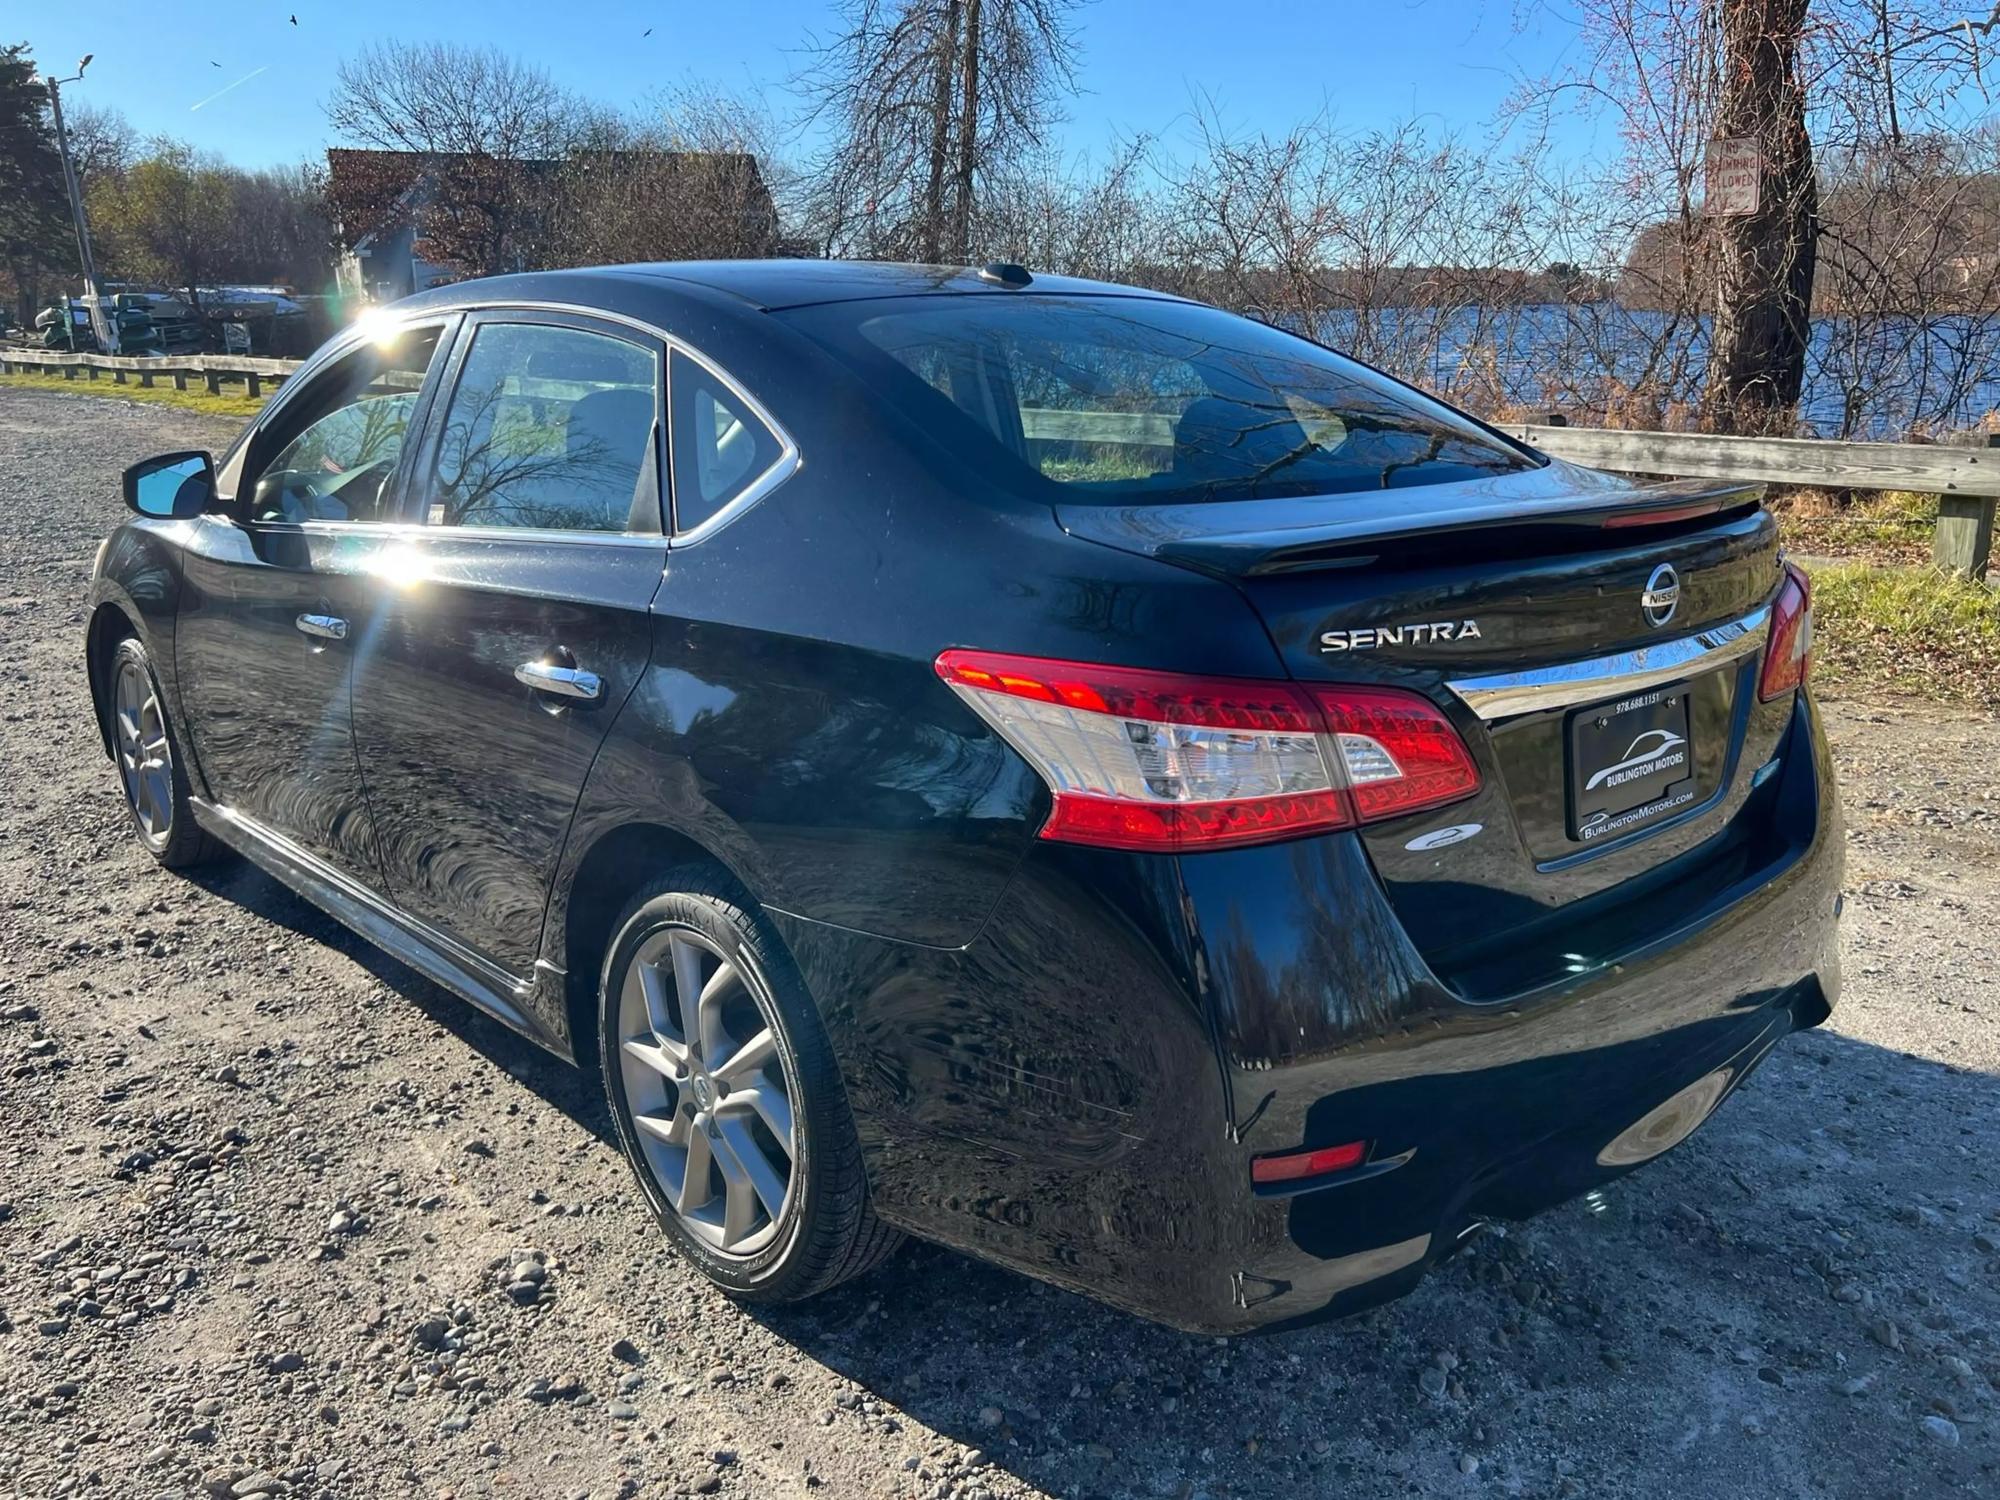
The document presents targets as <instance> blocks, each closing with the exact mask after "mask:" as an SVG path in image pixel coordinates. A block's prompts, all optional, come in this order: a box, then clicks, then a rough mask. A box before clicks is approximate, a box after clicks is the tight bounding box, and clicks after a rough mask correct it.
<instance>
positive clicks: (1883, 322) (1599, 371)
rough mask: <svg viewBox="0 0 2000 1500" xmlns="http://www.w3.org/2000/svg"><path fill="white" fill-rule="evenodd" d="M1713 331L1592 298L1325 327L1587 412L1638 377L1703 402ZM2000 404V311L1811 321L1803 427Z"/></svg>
mask: <svg viewBox="0 0 2000 1500" xmlns="http://www.w3.org/2000/svg"><path fill="white" fill-rule="evenodd" d="M1708 332H1709V320H1708V319H1706V318H1701V319H1692V318H1681V319H1678V320H1676V319H1673V318H1671V317H1670V316H1669V315H1668V314H1665V313H1659V312H1651V311H1647V310H1644V309H1635V308H1625V307H1619V306H1617V305H1616V304H1613V303H1588V304H1581V305H1576V306H1565V305H1553V304H1542V305H1530V306H1524V307H1511V308H1498V309H1494V308H1479V307H1464V308H1451V309H1441V308H1439V309H1434V308H1420V307H1415V308H1412V307H1406V308H1389V309H1384V310H1381V311H1379V312H1372V313H1361V314H1357V313H1354V312H1348V311H1343V312H1338V313H1334V314H1332V315H1330V316H1329V317H1328V319H1327V321H1326V324H1325V328H1324V335H1323V336H1324V338H1325V340H1326V342H1328V343H1330V344H1332V345H1333V346H1334V347H1335V348H1337V349H1343V350H1347V351H1349V352H1351V353H1353V354H1355V355H1356V356H1358V357H1360V358H1362V359H1366V360H1369V361H1370V362H1371V363H1375V364H1379V365H1381V366H1383V367H1384V368H1386V369H1389V370H1392V371H1393V372H1395V373H1396V374H1398V375H1401V376H1403V377H1404V378H1405V379H1408V380H1414V381H1416V382H1417V383H1418V384H1420V385H1424V386H1426V387H1428V388H1429V389H1432V390H1435V391H1438V392H1439V393H1440V394H1442V395H1445V396H1446V397H1448V398H1451V399H1454V400H1458V401H1460V402H1462V403H1464V404H1466V405H1469V406H1471V407H1473V408H1474V409H1476V410H1477V409H1490V408H1492V407H1493V405H1494V404H1495V402H1496V401H1498V402H1504V403H1506V404H1508V405H1511V406H1520V407H1526V408H1528V409H1529V410H1530V411H1560V412H1564V413H1566V414H1567V415H1569V417H1570V419H1571V420H1572V421H1574V422H1578V423H1583V422H1587V421H1590V420H1594V419H1595V411H1596V410H1601V408H1602V407H1603V406H1604V404H1605V400H1606V396H1607V395H1608V394H1609V395H1613V396H1616V395H1618V394H1620V393H1622V391H1624V390H1625V389H1629V388H1630V387H1632V386H1634V385H1638V384H1640V383H1641V382H1648V383H1649V385H1648V388H1650V389H1657V390H1661V391H1664V392H1665V393H1667V398H1668V400H1669V401H1670V402H1672V403H1675V404H1678V405H1682V406H1686V407H1692V406H1694V405H1695V404H1696V403H1698V402H1699V400H1700V395H1701V388H1702V384H1703V379H1704V371H1705V366H1706V364H1707V359H1708ZM1996 410H2000V313H1981V314H1953V315H1950V316H1942V317H1935V318H1929V319H1915V318H1879V319H1853V318H1844V317H1828V318H1819V319H1816V320H1815V321H1814V323H1813V332H1812V343H1811V348H1810V351H1809V353H1808V356H1807V363H1806V387H1805V393H1804V397H1803V399H1802V401H1801V403H1800V427H1801V433H1802V435H1805V436H1814V437H1846V438H1874V439H1882V440H1886V441H1893V440H1896V439H1900V438H1904V437H1907V436H1910V435H1911V434H1913V433H1925V434H1929V435H1934V436H1935V435H1942V434H1945V433H1949V432H1960V431H1964V430H1967V429H1970V428H1975V427H1978V426H1980V425H1981V423H1982V421H1986V420H1987V419H1988V418H1989V414H1991V413H1993V412H1995V411H1996ZM1989 425H1990V423H1989Z"/></svg>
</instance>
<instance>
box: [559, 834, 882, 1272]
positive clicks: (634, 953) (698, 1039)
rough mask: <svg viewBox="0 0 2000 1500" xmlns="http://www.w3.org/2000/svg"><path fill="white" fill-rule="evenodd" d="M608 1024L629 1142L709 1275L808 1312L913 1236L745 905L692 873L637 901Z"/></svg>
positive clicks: (612, 1072) (618, 943)
mask: <svg viewBox="0 0 2000 1500" xmlns="http://www.w3.org/2000/svg"><path fill="white" fill-rule="evenodd" d="M599 1022H600V1033H599V1034H600V1036H601V1037H602V1039H603V1044H604V1045H603V1058H604V1080H605V1089H606V1091H607V1093H608V1094H609V1096H610V1101H611V1115H612V1119H613V1120H614V1121H615V1122H616V1124H617V1129H618V1137H619V1140H620V1142H621V1144H622V1145H623V1146H624V1148H625V1154H626V1156H627V1157H628V1158H629V1159H630V1160H631V1162H632V1166H633V1169H634V1171H635V1172H636V1173H637V1175H638V1178H639V1186H640V1188H641V1190H642V1191H643V1192H644V1193H645V1195H646V1201H647V1203H648V1205H649V1206H650V1207H651V1208H652V1210H653V1214H654V1217H655V1218H657V1219H658V1220H659V1221H660V1224H661V1227H662V1228H664V1229H665V1230H666V1232H667V1235H668V1237H669V1238H670V1239H672V1240H673V1241H674V1243H675V1245H676V1246H677V1247H678V1248H679V1249H680V1251H681V1253H682V1254H684V1255H685V1256H686V1257H687V1258H688V1259H689V1260H690V1261H692V1262H693V1263H694V1264H695V1266H696V1267H697V1268H698V1269H699V1270H700V1271H701V1272H702V1274H703V1275H705V1276H707V1277H708V1278H709V1280H711V1281H713V1282H715V1283H716V1284H717V1285H718V1286H720V1287H722V1288H723V1289H724V1290H725V1291H727V1292H729V1293H730V1294H731V1295H733V1296H736V1297H740V1298H742V1299H744V1300H746V1301H756V1302H797V1301H800V1300H802V1299H803V1298H806V1297H810V1296H812V1295H814V1294H815V1293H817V1292H821V1291H825V1290H826V1289H827V1288H829V1287H831V1286H834V1285H836V1284H838V1283H839V1282H842V1281H845V1280H847V1279H848V1278H850V1277H853V1276H858V1275H860V1274H862V1273H863V1272H865V1271H867V1270H869V1269H871V1268H872V1267H874V1266H875V1265H877V1264H878V1263H880V1262H881V1261H882V1260H884V1259H886V1258H887V1257H888V1255H889V1254H890V1253H891V1252H892V1251H893V1250H894V1249H895V1248H896V1246H897V1245H898V1244H899V1243H900V1241H901V1237H900V1236H899V1235H898V1234H897V1233H896V1232H895V1231H894V1230H892V1229H890V1228H888V1227H887V1226H885V1225H883V1224H882V1223H881V1222H880V1221H879V1220H878V1219H876V1217H875V1216H874V1214H873V1212H872V1211H871V1210H870V1208H869V1205H868V1185H867V1180H866V1178H865V1176H864V1175H863V1171H862V1164H861V1148H860V1143H859V1142H858V1141H857V1140H856V1138H855V1133H854V1122H853V1119H852V1117H851V1115H850V1114H849V1111H848V1107H847V1096H846V1091H845V1089H844V1088H843V1087H842V1084H841V1080H840V1073H839V1069H838V1067H837V1066H836V1064H835V1062H834V1059H833V1049H832V1045H831V1043H830V1042H829V1041H828V1040H827V1036H826V1030H825V1027H824V1026H823V1025H822V1024H821V1023H820V1019H819V1013H818V1009H817V1007H815V1006H814V1004H813V1001H812V997H811V996H810V995H809V994H808V993H807V992H806V988H805V984H804V981H803V980H801V979H800V977H799V974H798V971H797V969H796V967H795V966H794V965H793V963H792V961H791V957H790V955H789V954H787V953H786V952H785V951H784V949H783V947H782V945H781V944H780V943H779V942H778V940H777V937H776V934H775V933H773V932H772V931H771V930H770V928H769V926H768V924H767V923H766V922H765V921H764V920H763V918H762V917H761V916H760V915H758V914H756V913H754V912H753V911H751V910H750V909H749V908H748V904H747V902H746V901H745V900H744V898H742V897H741V896H740V895H738V894H736V893H734V892H732V891H730V890H728V889H727V888H726V887H725V886H723V885H722V884H721V883H720V882H717V881H714V880H712V879H710V878H708V877H707V876H706V875H705V874H703V873H697V872H685V873H683V874H681V875H679V876H677V877H674V878H670V879H668V880H666V881H663V882H661V883H660V884H659V885H657V886H655V887H654V888H653V889H652V890H650V891H648V892H646V893H644V894H642V895H641V896H640V897H639V898H638V899H637V900H635V901H634V902H633V904H632V905H631V906H630V907H628V908H627V910H626V912H625V914H624V916H623V918H622V919H621V920H620V922H619V925H618V929H617V933H616V936H615V937H614V938H613V939H612V942H611V946H610V951H609V952H608V953H607V954H606V956H605V962H604V970H603V974H602V976H601V981H600V986H599Z"/></svg>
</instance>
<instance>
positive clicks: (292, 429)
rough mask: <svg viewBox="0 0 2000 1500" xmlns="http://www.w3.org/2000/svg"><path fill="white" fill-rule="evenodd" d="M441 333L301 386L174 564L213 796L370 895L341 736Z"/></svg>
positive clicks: (180, 652) (376, 346) (373, 341)
mask: <svg viewBox="0 0 2000 1500" xmlns="http://www.w3.org/2000/svg"><path fill="white" fill-rule="evenodd" d="M445 331H446V325H445V324H443V323H439V322H432V323H429V324H422V325H413V326H411V327H409V328H406V329H402V330H400V331H397V332H395V333H393V334H384V333H380V332H378V333H377V334H376V335H375V336H373V337H370V338H367V339H357V341H356V342H355V343H354V344H353V345H352V346H351V347H350V348H347V349H345V350H339V351H336V352H335V354H334V355H333V356H332V357H331V358H330V359H329V360H327V361H325V362H322V363H321V364H320V365H318V367H317V368H316V369H315V370H313V371H310V372H307V373H305V374H304V375H302V376H301V377H299V381H298V384H297V385H296V387H288V388H287V389H286V391H285V392H284V394H283V395H282V396H281V398H280V399H279V401H278V402H277V403H276V404H274V406H273V407H272V409H271V410H270V411H269V412H268V413H266V415H265V416H264V418H263V419H262V420H261V421H260V422H259V423H258V425H257V427H256V428H255V429H254V430H253V432H252V433H251V434H250V437H249V439H248V441H247V442H246V443H245V444H243V445H242V446H241V447H240V448H239V449H238V451H237V452H236V454H235V455H233V456H232V458H231V459H230V460H229V461H228V462H227V463H225V465H224V466H223V471H222V474H221V479H220V483H221V487H222V488H223V489H224V491H225V494H227V495H228V496H230V497H231V498H230V501H229V507H230V511H231V513H230V514H229V515H228V516H226V517H225V516H222V515H213V516H208V517H204V518H203V520H202V522H201V523H200V524H199V525H197V526H195V527H194V528H193V530H192V537H191V540H190V541H189V543H188V545H187V548H186V551H185V559H186V560H185V563H184V576H183V578H182V584H181V604H180V613H179V616H178V618H177V620H176V622H175V636H174V659H175V664H176V666H177V668H178V671H179V675H180V680H181V684H182V691H183V693H184V695H185V696H186V699H187V702H188V706H189V709H190V712H189V714H188V716H187V728H188V733H189V735H190V737H191V738H192V739H193V741H194V748H195V753H196V757H197V759H198V761H199V763H200V767H201V771H202V776H203V780H204V782H205V784H206V788H207V791H208V793H209V795H210V796H211V797H212V798H213V799H214V800H215V801H216V802H217V803H219V804H221V805H222V806H223V807H225V808H227V809H228V810H229V811H231V812H232V813H235V814H237V815H239V816H242V817H246V818H248V819H250V820H252V821H253V822H255V823H256V824H257V825H258V826H259V827H261V828H263V829H265V830H267V831H270V832H273V833H277V834H279V835H281V836H283V837H284V838H286V839H288V840H290V841H291V842H292V843H293V844H295V845H298V846H300V847H302V848H304V849H305V850H306V851H308V852H309V853H311V854H313V855H316V856H318V857H319V858H320V859H322V860H325V861H327V862H329V863H331V864H333V865H335V866H336V867H338V868H339V869H341V870H343V871H345V872H346V873H348V874H350V875H352V876H354V877H356V878H358V879H360V880H363V881H364V882H366V883H369V884H373V883H374V882H375V878H376V875H375V841H374V837H373V832H372V830H371V828H370V826H369V818H368V809H367V802H366V798H365V796H364V795H363V790H362V786H361V778H360V773H359V768H358V766H357V765H356V762H355V758H354V743H353V738H352V735H351V734H350V732H349V722H348V686H349V667H350V664H351V663H352V661H353V659H354V655H355V653H356V652H357V651H360V650H365V649H366V644H367V636H368V631H369V628H370V623H371V613H372V611H371V608H370V603H369V601H370V599H371V597H372V595H373V593H374V575H373V568H374V564H375V559H376V556H377V554H378V552H379V551H380V549H381V547H382V544H383V538H384V537H385V536H386V535H388V534H389V532H390V530H391V528H389V527H387V526H386V525H385V524H384V523H385V522H388V521H391V520H393V519H394V512H395V506H396V504H397V500H398V495H399V490H400V485H401V483H402V474H403V470H404V466H405V465H404V460H405V458H406V457H407V455H406V453H405V438H406V437H408V436H410V435H411V433H412V423H413V421H415V420H416V419H417V417H418V415H419V408H420V402H421V401H422V399H423V397H424V393H425V382H426V377H427V372H428V371H429V369H430V366H431V363H432V360H433V357H434V355H435V354H436V351H437V349H438V347H439V345H440V343H442V342H443V334H444V333H445Z"/></svg>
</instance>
